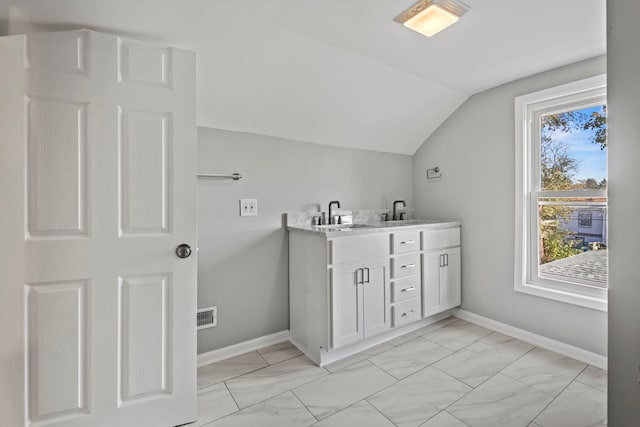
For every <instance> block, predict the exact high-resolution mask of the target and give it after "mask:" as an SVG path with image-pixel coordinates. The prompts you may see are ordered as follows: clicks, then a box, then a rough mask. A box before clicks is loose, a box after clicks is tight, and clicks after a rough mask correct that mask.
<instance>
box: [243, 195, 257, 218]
mask: <svg viewBox="0 0 640 427" xmlns="http://www.w3.org/2000/svg"><path fill="white" fill-rule="evenodd" d="M257 215H258V199H240V216H257Z"/></svg>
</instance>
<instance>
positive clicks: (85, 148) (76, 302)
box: [0, 31, 196, 427]
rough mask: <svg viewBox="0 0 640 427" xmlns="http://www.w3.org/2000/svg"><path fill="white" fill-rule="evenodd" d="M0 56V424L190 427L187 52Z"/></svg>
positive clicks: (61, 50)
mask: <svg viewBox="0 0 640 427" xmlns="http://www.w3.org/2000/svg"><path fill="white" fill-rule="evenodd" d="M0 57H1V58H2V61H0V93H1V94H2V96H1V97H0V194H1V197H0V232H1V235H2V245H0V259H1V260H2V261H1V268H2V273H3V274H2V279H1V280H2V282H1V283H0V292H1V294H0V331H1V336H2V346H1V347H0V374H1V377H0V413H1V414H2V418H3V420H2V424H3V425H11V426H21V425H29V426H39V425H47V426H54V427H55V426H65V427H76V426H121V427H122V426H174V425H179V424H184V423H187V422H190V421H194V420H195V418H196V328H195V311H196V257H195V247H194V248H193V254H192V255H191V256H190V257H188V258H178V257H177V256H176V252H175V250H176V247H177V246H178V245H180V244H183V243H185V244H188V245H191V246H194V245H195V242H196V210H195V208H196V203H195V202H196V200H195V197H196V128H195V102H194V99H195V96H194V95H195V83H194V77H195V58H194V55H193V53H191V52H186V51H182V50H178V49H172V48H162V47H160V48H159V47H155V46H148V45H145V44H142V43H139V42H136V41H132V40H127V39H122V38H119V37H116V36H112V35H106V34H101V33H95V32H90V31H74V32H61V33H43V34H37V35H31V36H28V37H25V36H12V37H5V38H0Z"/></svg>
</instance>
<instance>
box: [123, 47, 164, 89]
mask: <svg viewBox="0 0 640 427" xmlns="http://www.w3.org/2000/svg"><path fill="white" fill-rule="evenodd" d="M118 50H119V57H120V68H119V70H118V71H119V76H118V77H119V81H121V82H126V83H134V84H143V85H152V86H164V87H168V88H169V87H171V76H172V74H173V73H172V71H173V63H172V60H171V59H172V57H171V49H167V48H161V47H156V46H149V45H147V44H144V43H138V42H135V41H133V40H125V39H119V44H118Z"/></svg>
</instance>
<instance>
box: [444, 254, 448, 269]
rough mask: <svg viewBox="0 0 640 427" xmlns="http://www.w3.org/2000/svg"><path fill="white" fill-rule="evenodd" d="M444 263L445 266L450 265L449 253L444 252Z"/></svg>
mask: <svg viewBox="0 0 640 427" xmlns="http://www.w3.org/2000/svg"><path fill="white" fill-rule="evenodd" d="M444 265H445V267H448V266H449V254H444Z"/></svg>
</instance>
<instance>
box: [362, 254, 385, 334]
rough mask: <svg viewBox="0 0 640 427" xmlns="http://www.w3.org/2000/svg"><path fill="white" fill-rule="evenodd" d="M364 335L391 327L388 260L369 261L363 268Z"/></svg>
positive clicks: (379, 332) (378, 332) (380, 331)
mask: <svg viewBox="0 0 640 427" xmlns="http://www.w3.org/2000/svg"><path fill="white" fill-rule="evenodd" d="M363 289H364V293H363V298H364V302H363V311H364V336H365V338H366V337H371V336H374V335H377V334H381V333H383V332H386V331H388V330H389V329H390V328H391V310H390V305H391V286H390V285H389V260H386V259H385V260H381V261H371V262H367V263H366V264H365V268H364V286H363Z"/></svg>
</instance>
